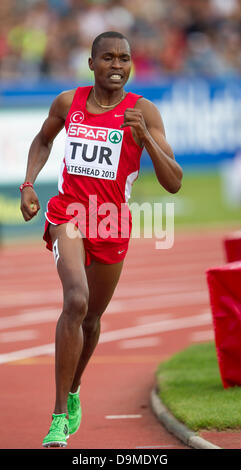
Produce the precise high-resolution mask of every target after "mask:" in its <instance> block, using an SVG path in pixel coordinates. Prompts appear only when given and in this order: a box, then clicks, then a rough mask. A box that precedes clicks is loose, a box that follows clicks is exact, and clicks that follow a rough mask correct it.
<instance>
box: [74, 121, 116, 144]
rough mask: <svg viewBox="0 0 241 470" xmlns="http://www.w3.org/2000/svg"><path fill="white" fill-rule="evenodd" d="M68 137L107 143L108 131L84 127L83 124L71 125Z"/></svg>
mask: <svg viewBox="0 0 241 470" xmlns="http://www.w3.org/2000/svg"><path fill="white" fill-rule="evenodd" d="M68 135H69V136H70V137H82V138H83V139H88V140H96V141H100V142H106V141H107V135H108V129H105V128H103V127H91V126H84V125H83V124H72V123H71V124H70V125H69V130H68Z"/></svg>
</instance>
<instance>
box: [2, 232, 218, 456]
mask: <svg viewBox="0 0 241 470" xmlns="http://www.w3.org/2000/svg"><path fill="white" fill-rule="evenodd" d="M225 234H226V233H225V232H224V231H221V230H219V231H217V230H216V231H209V232H200V233H198V232H193V233H188V234H186V233H185V234H184V233H179V234H176V236H175V243H174V247H173V248H172V249H169V250H156V249H155V240H154V239H141V240H137V239H132V240H131V243H130V248H129V252H128V255H127V258H126V261H125V266H124V269H123V273H122V276H121V279H120V282H119V285H118V287H117V289H116V291H115V294H114V297H113V299H112V301H111V303H110V305H109V307H108V309H107V311H106V312H105V314H104V316H103V321H102V332H101V337H100V342H99V344H98V346H97V348H96V350H95V353H94V356H93V357H92V359H91V361H90V363H89V365H88V367H87V369H86V372H85V374H84V377H83V382H82V385H81V402H82V406H83V420H82V424H81V428H80V430H79V431H78V433H76V434H75V435H73V436H71V437H70V439H69V441H68V448H70V449H71V448H75V449H136V448H143V449H145V448H146V449H148V448H167V449H168V448H170V449H175V448H177V449H178V448H179V449H184V448H186V446H185V445H184V444H182V443H181V442H179V441H178V440H177V439H176V438H175V437H174V436H172V435H170V434H169V433H168V432H167V431H166V430H165V429H164V428H163V427H162V426H161V425H160V423H159V422H158V421H157V419H156V417H155V416H154V415H153V413H152V411H151V408H150V392H151V389H152V388H153V386H154V384H155V371H156V368H157V365H158V363H159V362H160V361H162V360H165V359H167V358H168V357H170V356H171V355H172V354H173V353H175V352H177V351H179V350H181V349H183V348H185V347H186V346H188V345H190V344H192V343H195V342H201V341H207V340H212V339H214V336H213V327H212V317H211V313H210V306H209V296H208V289H207V284H206V276H205V271H206V269H208V268H209V267H211V266H216V265H220V264H223V263H224V262H225V259H224V251H223V246H222V244H223V238H224V236H225ZM1 251H2V253H1V261H0V276H1V288H0V291H1V305H0V368H1V383H2V387H1V421H2V429H4V432H3V433H2V435H1V443H0V447H1V448H2V449H14V448H15V449H19V448H22V449H38V448H41V444H42V439H43V437H44V436H45V434H46V433H47V431H48V428H49V425H50V422H51V413H52V411H53V406H54V398H55V397H54V395H55V382H54V336H55V325H56V320H57V318H58V316H59V314H60V311H61V305H62V289H61V284H60V281H59V279H58V277H57V273H56V269H55V265H54V261H53V258H52V254H51V253H50V252H49V251H48V250H46V249H45V247H44V244H43V243H41V242H40V243H32V244H31V245H28V246H27V245H26V244H22V245H18V246H17V245H16V246H15V245H12V246H6V247H3V248H2V250H1ZM43 450H44V451H45V452H47V450H45V449H43Z"/></svg>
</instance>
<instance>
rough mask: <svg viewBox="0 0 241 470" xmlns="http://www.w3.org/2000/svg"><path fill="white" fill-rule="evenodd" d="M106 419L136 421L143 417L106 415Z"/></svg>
mask: <svg viewBox="0 0 241 470" xmlns="http://www.w3.org/2000/svg"><path fill="white" fill-rule="evenodd" d="M105 418H106V419H129V418H131V419H135V418H142V415H106V416H105Z"/></svg>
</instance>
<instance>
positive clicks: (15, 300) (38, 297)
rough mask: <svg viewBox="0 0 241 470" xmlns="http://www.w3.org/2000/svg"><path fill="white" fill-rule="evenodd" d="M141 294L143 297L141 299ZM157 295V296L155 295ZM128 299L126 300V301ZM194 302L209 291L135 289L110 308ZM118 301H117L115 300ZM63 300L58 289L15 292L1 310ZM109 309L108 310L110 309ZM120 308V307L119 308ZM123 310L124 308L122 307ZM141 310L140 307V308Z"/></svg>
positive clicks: (120, 296)
mask: <svg viewBox="0 0 241 470" xmlns="http://www.w3.org/2000/svg"><path fill="white" fill-rule="evenodd" d="M140 294H142V296H141V297H140ZM154 294H156V295H154ZM125 297H127V298H126V299H124V298H125ZM192 298H193V299H194V300H197V301H198V300H199V298H200V299H201V300H203V299H204V298H205V299H207V298H208V291H207V290H193V291H190V287H188V286H185V287H184V288H183V287H181V288H179V287H177V286H174V285H173V287H172V288H171V289H170V288H165V287H163V288H162V289H161V288H160V287H159V289H158V288H155V289H151V290H150V291H149V290H148V289H145V288H143V289H142V288H140V289H136V290H135V289H134V290H133V292H132V294H131V295H130V292H129V291H128V292H127V293H126V294H123V293H121V292H120V293H119V295H118V293H116V294H115V296H114V298H113V300H112V301H111V303H110V305H109V308H111V305H112V303H113V302H115V303H116V305H118V302H120V301H121V302H123V304H125V305H129V303H130V302H132V303H135V302H137V301H138V304H142V302H143V299H145V302H146V304H147V303H148V305H149V303H150V301H151V302H152V301H153V299H154V300H158V299H162V302H165V303H167V304H170V303H171V305H172V304H173V302H174V304H175V305H178V304H179V299H180V302H185V301H187V302H190V299H192ZM115 299H116V300H115ZM62 300H63V294H62V291H61V289H56V290H53V289H51V290H49V291H48V290H47V289H43V290H42V291H34V292H33V291H32V292H27V291H25V292H22V291H21V292H15V293H9V294H7V295H6V294H3V295H1V304H0V308H6V307H14V306H17V307H23V306H24V307H25V306H26V307H27V306H28V305H36V306H37V305H46V304H53V303H54V304H57V303H61V302H62ZM109 308H108V309H109ZM118 308H119V307H118ZM121 308H122V307H121ZM138 308H139V307H138Z"/></svg>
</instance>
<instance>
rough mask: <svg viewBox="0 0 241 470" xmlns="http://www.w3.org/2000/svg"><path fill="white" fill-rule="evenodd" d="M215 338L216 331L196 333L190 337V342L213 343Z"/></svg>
mask: <svg viewBox="0 0 241 470" xmlns="http://www.w3.org/2000/svg"><path fill="white" fill-rule="evenodd" d="M214 338H215V337H214V330H206V331H195V332H194V333H192V334H191V335H190V340H191V341H192V342H193V343H195V342H199V341H212V340H214Z"/></svg>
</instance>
